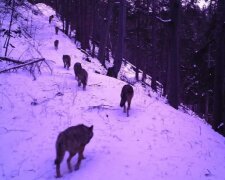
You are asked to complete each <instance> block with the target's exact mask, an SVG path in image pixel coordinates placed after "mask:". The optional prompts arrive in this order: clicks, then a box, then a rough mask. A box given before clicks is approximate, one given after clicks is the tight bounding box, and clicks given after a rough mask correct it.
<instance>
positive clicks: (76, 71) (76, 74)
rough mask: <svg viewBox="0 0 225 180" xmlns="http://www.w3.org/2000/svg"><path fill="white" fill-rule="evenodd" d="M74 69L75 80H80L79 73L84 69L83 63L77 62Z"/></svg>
mask: <svg viewBox="0 0 225 180" xmlns="http://www.w3.org/2000/svg"><path fill="white" fill-rule="evenodd" d="M73 69H74V74H75V78H78V73H79V72H80V70H81V69H82V66H81V63H79V62H76V63H75V64H74V67H73Z"/></svg>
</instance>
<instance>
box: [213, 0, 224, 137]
mask: <svg viewBox="0 0 225 180" xmlns="http://www.w3.org/2000/svg"><path fill="white" fill-rule="evenodd" d="M217 7H218V9H217V26H216V33H215V34H216V51H217V53H216V68H215V80H214V103H213V118H214V121H213V129H215V130H218V127H219V125H220V124H221V123H222V122H223V123H225V119H224V118H225V117H223V116H224V113H223V111H224V110H225V107H224V101H225V97H224V96H225V94H224V89H225V87H224V75H225V74H224V65H225V52H224V49H225V25H224V21H225V17H224V16H225V13H224V12H225V1H224V0H218V6H217ZM223 133H225V124H224V125H223Z"/></svg>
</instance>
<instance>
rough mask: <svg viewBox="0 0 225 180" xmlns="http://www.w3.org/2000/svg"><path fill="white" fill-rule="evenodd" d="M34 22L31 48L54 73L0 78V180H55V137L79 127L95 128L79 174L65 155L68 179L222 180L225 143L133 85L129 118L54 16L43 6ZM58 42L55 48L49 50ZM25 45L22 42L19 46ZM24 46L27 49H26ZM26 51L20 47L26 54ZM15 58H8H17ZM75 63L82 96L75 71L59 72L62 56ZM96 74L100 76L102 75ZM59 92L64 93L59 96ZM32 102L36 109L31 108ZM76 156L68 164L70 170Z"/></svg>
mask: <svg viewBox="0 0 225 180" xmlns="http://www.w3.org/2000/svg"><path fill="white" fill-rule="evenodd" d="M39 8H40V9H42V8H43V10H44V9H45V10H46V11H44V13H43V15H42V16H34V22H36V26H38V27H41V28H39V29H37V32H36V36H35V44H38V50H39V51H40V52H41V54H42V55H43V56H44V57H45V58H46V59H49V60H52V61H54V63H52V66H53V74H52V75H50V73H49V72H48V71H47V72H43V74H42V75H40V76H38V77H37V80H36V81H33V80H32V77H31V76H30V75H28V74H27V73H25V72H24V73H22V72H20V73H6V74H2V75H1V77H0V92H1V93H0V114H1V116H0V142H1V148H0V179H6V180H8V179H14V180H24V179H27V180H36V179H38V180H44V179H55V166H54V164H53V162H54V159H55V141H56V138H57V135H58V134H59V132H60V131H62V130H64V129H66V128H67V127H69V126H72V125H76V124H79V123H84V124H86V125H92V124H93V125H94V137H93V139H92V140H91V142H90V143H89V144H88V145H87V147H86V149H85V152H84V155H85V156H86V159H85V160H84V161H83V162H82V163H81V168H80V169H79V171H73V172H72V173H69V172H68V169H67V166H66V157H67V155H68V154H66V156H65V158H64V161H63V163H62V165H61V173H62V175H63V177H62V179H66V180H70V179H71V180H72V179H77V180H92V179H94V180H105V179H109V180H119V179H121V180H122V179H123V180H124V179H127V180H128V179H129V180H149V179H156V180H157V179H168V180H174V179H184V180H186V179H187V180H189V179H190V180H199V179H213V180H223V179H225V176H224V173H223V172H224V169H225V151H224V149H225V139H224V138H223V137H222V136H220V135H219V134H217V133H215V132H214V131H213V130H212V129H211V127H210V126H208V125H207V124H205V123H204V122H203V121H202V120H201V119H199V118H196V117H194V116H190V115H188V114H184V113H183V112H181V111H177V110H175V109H173V108H171V107H170V106H168V105H166V104H165V103H164V102H162V101H160V100H157V99H156V98H155V97H149V96H148V92H146V91H145V90H144V89H143V87H142V86H141V85H140V84H138V83H137V84H136V85H135V86H134V92H135V95H134V98H133V100H132V104H131V110H130V117H126V114H124V113H123V110H122V108H120V107H119V101H120V91H121V88H122V86H123V85H124V84H125V83H124V82H122V81H119V80H116V79H113V78H109V77H107V76H104V75H99V74H96V73H94V70H98V71H100V72H103V68H102V67H101V66H100V65H99V63H98V62H97V60H95V59H91V60H92V62H91V63H89V62H86V61H84V60H82V57H84V55H83V54H82V53H81V52H80V51H79V50H77V49H76V46H75V44H74V43H73V42H72V41H71V40H70V39H68V38H67V37H66V36H65V35H64V34H63V33H62V32H60V33H59V35H55V34H54V33H55V32H54V23H58V21H56V20H55V22H53V23H52V24H51V25H49V23H48V16H49V14H54V12H53V11H52V10H51V9H49V8H48V7H45V6H43V5H39ZM56 38H57V39H59V41H60V44H59V49H58V50H57V51H56V50H55V49H54V46H53V42H54V40H55V39H56ZM21 41H23V42H24V43H25V42H27V40H25V39H20V42H17V43H18V44H19V43H21ZM24 46H29V44H24ZM24 46H21V49H19V47H18V48H17V49H19V50H18V52H23V51H24V49H23V48H24ZM15 54H16V53H14V54H12V55H15ZM63 54H69V55H70V56H71V57H72V66H73V64H74V63H75V62H77V61H79V62H81V63H82V66H83V67H84V68H85V69H87V71H88V73H89V80H88V86H87V90H86V91H83V90H82V88H81V87H78V86H77V81H76V80H75V78H74V72H73V67H71V68H70V69H69V71H68V70H66V69H64V68H63V63H62V55H63ZM99 69H100V70H99ZM60 93H62V94H60ZM35 103H36V104H35ZM75 162H76V157H75V158H74V159H73V160H72V164H73V165H74V164H75Z"/></svg>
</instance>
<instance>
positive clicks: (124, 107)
mask: <svg viewBox="0 0 225 180" xmlns="http://www.w3.org/2000/svg"><path fill="white" fill-rule="evenodd" d="M123 112H124V113H126V102H125V104H124V106H123Z"/></svg>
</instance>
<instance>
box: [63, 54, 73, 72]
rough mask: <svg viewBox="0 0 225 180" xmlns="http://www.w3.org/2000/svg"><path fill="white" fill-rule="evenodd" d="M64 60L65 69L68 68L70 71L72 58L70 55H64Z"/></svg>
mask: <svg viewBox="0 0 225 180" xmlns="http://www.w3.org/2000/svg"><path fill="white" fill-rule="evenodd" d="M62 59H63V64H64V68H67V69H68V70H69V68H70V65H71V58H70V56H69V55H63V57H62Z"/></svg>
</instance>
